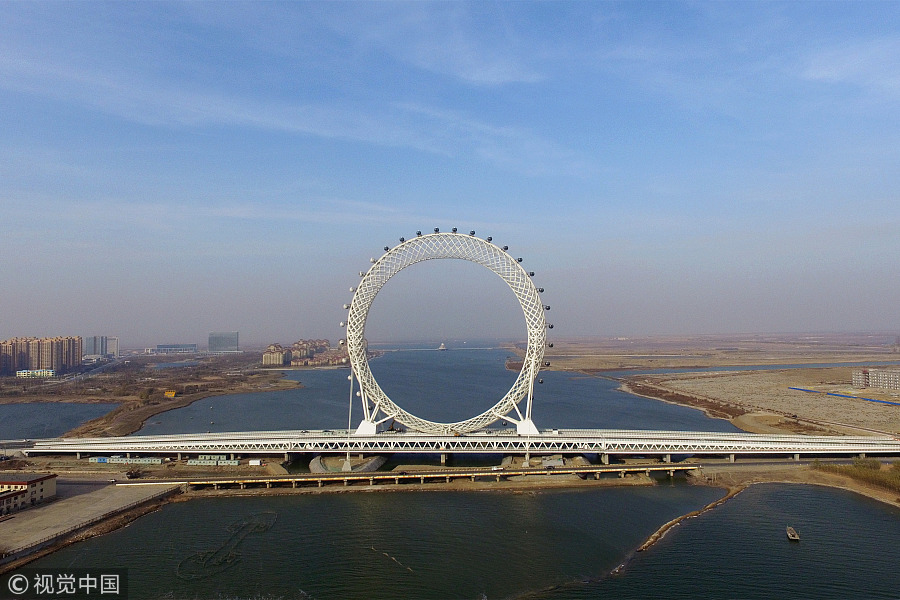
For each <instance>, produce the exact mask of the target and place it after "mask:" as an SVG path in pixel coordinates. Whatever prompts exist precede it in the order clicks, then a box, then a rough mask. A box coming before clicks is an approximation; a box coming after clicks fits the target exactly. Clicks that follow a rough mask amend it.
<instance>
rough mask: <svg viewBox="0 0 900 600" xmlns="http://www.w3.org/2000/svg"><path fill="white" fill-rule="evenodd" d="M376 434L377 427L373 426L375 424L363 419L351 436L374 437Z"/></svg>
mask: <svg viewBox="0 0 900 600" xmlns="http://www.w3.org/2000/svg"><path fill="white" fill-rule="evenodd" d="M376 433H378V427H377V426H376V425H375V422H374V421H367V420H365V419H363V421H362V423H360V424H359V427H357V428H356V433H355V434H353V435H375V434H376Z"/></svg>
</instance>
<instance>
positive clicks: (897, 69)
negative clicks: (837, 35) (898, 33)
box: [802, 38, 900, 98]
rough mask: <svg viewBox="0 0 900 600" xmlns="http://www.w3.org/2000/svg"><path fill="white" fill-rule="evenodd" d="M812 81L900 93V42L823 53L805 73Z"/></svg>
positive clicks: (886, 40)
mask: <svg viewBox="0 0 900 600" xmlns="http://www.w3.org/2000/svg"><path fill="white" fill-rule="evenodd" d="M802 75H803V77H805V78H806V79H809V80H812V81H821V82H825V83H833V84H850V85H854V86H857V87H860V88H864V89H868V90H874V91H879V92H887V93H888V94H890V95H891V96H893V97H895V98H896V96H897V94H898V93H900V39H898V38H879V39H875V40H868V41H863V42H858V43H853V44H848V45H843V46H840V47H835V48H830V49H828V50H824V51H820V52H818V53H816V54H814V55H813V56H811V57H810V58H809V60H808V64H807V66H806V68H805V69H804V70H803V72H802Z"/></svg>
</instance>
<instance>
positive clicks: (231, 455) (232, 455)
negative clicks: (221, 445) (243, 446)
mask: <svg viewBox="0 0 900 600" xmlns="http://www.w3.org/2000/svg"><path fill="white" fill-rule="evenodd" d="M228 456H230V457H231V460H234V452H232V453H231V454H229V455H228Z"/></svg>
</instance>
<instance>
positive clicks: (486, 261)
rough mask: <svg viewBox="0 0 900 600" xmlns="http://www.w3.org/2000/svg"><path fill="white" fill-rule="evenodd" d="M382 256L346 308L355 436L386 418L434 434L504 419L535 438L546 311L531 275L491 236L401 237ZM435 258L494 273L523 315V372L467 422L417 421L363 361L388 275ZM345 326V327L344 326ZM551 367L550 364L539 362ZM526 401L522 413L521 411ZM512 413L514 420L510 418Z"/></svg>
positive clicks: (460, 431)
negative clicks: (359, 416)
mask: <svg viewBox="0 0 900 600" xmlns="http://www.w3.org/2000/svg"><path fill="white" fill-rule="evenodd" d="M384 250H385V254H384V255H383V256H382V257H381V258H380V259H378V260H375V259H374V258H373V259H372V262H373V264H372V266H371V267H370V268H369V270H368V272H365V273H363V272H360V276H361V277H362V280H361V281H360V283H359V285H358V286H356V287H355V288H350V291H352V292H354V294H353V300H352V301H351V303H350V304H345V305H344V308H345V309H349V314H348V316H347V322H346V327H347V340H346V344H347V350H348V354H349V356H350V365H351V367H352V372H351V375H350V398H351V402H353V401H354V400H353V396H354V379H355V381H356V383H358V388H359V389H358V390H356V395H357V396H358V397H360V398H361V400H362V406H363V420H362V422H361V423H360V425H359V427H358V428H357V430H356V433H357V435H374V434H375V433H376V432H377V431H378V426H379V425H380V424H382V423H384V422H385V421H387V420H388V419H394V420H396V421H397V422H399V423H402V424H404V425H406V426H407V427H409V428H410V429H413V430H416V431H420V432H422V433H431V434H438V435H447V434H451V435H452V434H464V433H471V432H473V431H478V430H480V429H483V428H485V427H486V426H488V425H490V424H491V423H493V422H495V421H497V420H499V419H505V420H507V421H510V422H512V423H515V424H516V430H517V432H518V433H519V434H520V435H536V434H537V433H538V430H537V427H535V425H534V422H533V421H532V420H531V406H532V400H533V397H534V381H535V378H536V377H537V374H538V372H539V371H540V369H541V366H542V361H543V358H544V347H545V346H546V345H547V329H552V328H553V325H549V324H547V321H546V319H545V317H544V313H545V311H547V310H550V307H549V306H547V305H544V304H543V302H542V301H541V297H540V293H541V292H543V289H542V288H537V287H535V285H534V283H533V282H532V279H531V277H532V276H534V273H533V272H526V271H525V269H523V268H522V265H521V264H520V263H521V262H522V259H521V258H513V257H512V256H510V255H509V253H508V248H507V247H506V246H503V247H500V246H497V245H495V244H493V243H492V242H491V238H490V237H489V238H487V239H480V238H477V237H475V232H474V231H470V232H469V234H468V235H466V234H464V233H457V231H456V228H453V231H452V232H450V233H448V232H443V233H442V232H440V230H439V229H437V228H435V230H434V233H429V234H425V235H423V234H422V232H421V231H419V232H416V237H414V238H410V239H408V240H407V239H404V238H400V245H399V246H396V247H394V248H390V247H388V246H385V248H384ZM434 259H459V260H467V261H470V262H473V263H476V264H479V265H481V266H483V267H485V268H487V269H490V270H491V271H493V272H494V273H496V274H497V275H498V276H499V277H500V278H501V279H503V281H505V282H506V283H507V285H509V287H510V289H511V290H512V291H513V293H514V294H515V295H516V298H517V299H518V300H519V304H520V305H521V307H522V311H523V312H524V314H525V324H526V326H527V331H528V347H527V350H526V352H525V357H524V360H523V362H522V370H521V372H520V373H519V376H518V378H517V379H516V381H515V383H513V385H512V387H511V388H510V389H509V391H508V392H507V393H506V395H504V396H503V398H501V399H500V401H499V402H497V403H496V404H495V405H494V406H492V407H491V408H489V409H488V410H486V411H485V412H483V413H481V414H480V415H476V416H474V417H472V418H470V419H466V420H465V421H458V422H455V423H436V422H433V421H428V420H425V419H421V418H419V417H417V416H415V415H413V414H411V413H409V412H407V411H405V410H403V409H402V408H401V407H400V406H398V405H397V404H396V403H395V402H393V401H392V400H391V399H390V398H388V396H387V394H385V393H384V391H383V390H382V389H381V386H379V385H378V382H377V381H376V380H375V377H374V376H373V375H372V371H371V370H370V369H369V363H368V360H367V357H366V351H367V347H366V339H365V330H366V318H367V317H368V314H369V308H370V307H371V306H372V302H373V300H374V299H375V296H376V295H377V294H378V292H379V291H380V290H381V288H382V287H384V285H385V284H386V283H387V282H388V280H390V278H391V277H393V276H394V275H396V274H397V273H399V272H400V271H402V270H403V269H405V268H406V267H409V266H411V265H414V264H416V263H420V262H422V261H426V260H434ZM342 325H344V323H342ZM543 364H544V366H549V363H543ZM523 399H526V402H525V406H524V409H523V407H520V404H521V403H522V400H523ZM510 413H514V414H515V416H509V414H510Z"/></svg>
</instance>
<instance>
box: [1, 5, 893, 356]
mask: <svg viewBox="0 0 900 600" xmlns="http://www.w3.org/2000/svg"><path fill="white" fill-rule="evenodd" d="M898 22H900V3H897V2H871V3H870V2H848V3H844V2H787V3H767V2H745V3H742V2H686V3H680V2H625V3H616V2H526V1H522V2H475V3H466V2H411V3H405V2H362V3H353V2H350V3H347V2H321V3H320V2H288V3H275V2H252V3H241V2H199V3H190V2H177V3H167V2H147V3H137V2H127V3H126V2H110V3H105V2H84V3H82V2H59V3H56V2H9V1H5V0H0V256H2V260H0V264H2V267H0V339H6V338H10V337H16V336H50V335H110V336H113V335H115V336H118V337H119V338H120V344H121V346H122V347H123V348H138V347H146V346H151V345H155V344H161V343H197V344H198V345H200V346H201V347H204V346H205V345H206V341H207V335H208V333H209V332H211V331H239V332H240V339H241V345H242V346H247V345H252V344H268V343H272V342H279V343H290V342H292V341H295V340H297V339H300V338H327V339H330V340H332V341H336V340H338V339H339V338H341V337H342V336H343V330H342V329H341V328H340V322H341V321H343V320H345V319H346V311H345V310H344V309H343V308H342V307H343V305H344V304H345V303H348V302H350V300H351V298H352V293H351V292H350V288H351V287H353V286H355V285H356V284H357V282H358V280H359V271H364V270H366V269H368V267H369V265H370V262H369V260H370V258H377V257H379V256H381V255H382V254H383V252H384V251H383V247H384V246H390V247H393V246H395V245H396V244H398V243H399V241H398V240H399V238H400V237H404V236H405V237H407V238H408V237H412V236H413V235H415V232H416V231H417V230H422V231H424V232H428V231H431V230H432V229H433V228H434V227H438V228H441V230H442V231H445V230H449V229H450V228H451V227H458V228H459V229H460V230H461V231H466V232H468V231H469V230H475V231H476V234H477V235H478V236H479V237H487V236H492V238H493V240H494V242H495V243H497V244H500V245H508V246H509V247H510V253H512V254H514V255H516V256H517V257H519V256H521V257H523V259H524V260H523V263H522V264H523V266H524V267H525V268H526V269H527V270H533V271H535V273H536V275H535V282H536V284H537V285H540V286H542V287H544V288H545V292H544V294H543V297H544V300H545V302H546V303H547V304H549V305H551V307H552V309H551V312H550V313H549V317H548V318H549V321H550V322H552V323H554V325H555V328H554V331H553V335H554V336H558V337H560V338H565V337H575V336H603V337H606V336H643V335H673V334H677V335H683V334H728V333H752V332H760V333H763V332H765V333H778V332H835V331H837V332H840V331H848V332H850V331H852V332H859V331H888V332H895V331H898V330H900V322H898V310H897V307H898V298H900V276H898V256H900V168H898V167H900V143H898V140H900V29H898V28H897V26H896V24H897V23H898ZM366 335H367V337H368V338H369V339H370V340H373V341H388V340H412V339H461V338H476V337H481V338H484V337H498V338H510V339H514V338H522V337H524V319H523V317H522V314H521V311H520V310H519V308H518V305H517V302H516V300H515V297H514V296H513V295H512V292H511V291H510V290H509V289H508V288H505V284H504V283H503V281H502V280H500V279H499V278H498V277H497V276H496V275H494V274H493V273H491V272H490V271H488V270H486V269H484V268H482V267H479V266H477V265H474V264H472V263H467V262H461V261H450V260H440V261H428V262H427V263H423V264H418V265H414V266H412V267H409V268H408V269H405V270H404V271H402V272H401V273H399V274H398V275H397V276H396V277H395V279H393V280H391V281H390V282H388V284H387V285H386V286H385V287H384V288H383V289H382V291H381V292H380V293H379V295H378V297H377V298H376V299H375V302H374V304H373V306H372V311H371V313H370V315H369V319H368V320H367V323H366Z"/></svg>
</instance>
